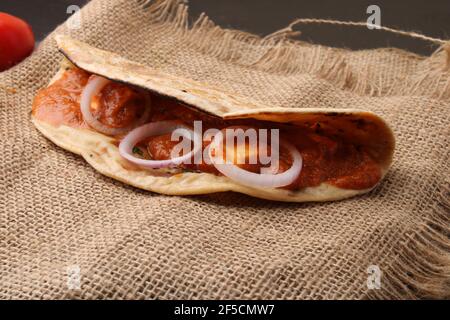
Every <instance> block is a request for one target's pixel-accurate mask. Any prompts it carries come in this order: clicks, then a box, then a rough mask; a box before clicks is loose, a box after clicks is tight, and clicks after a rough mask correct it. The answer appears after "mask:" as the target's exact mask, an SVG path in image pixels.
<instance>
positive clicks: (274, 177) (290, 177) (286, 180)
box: [208, 134, 303, 188]
mask: <svg viewBox="0 0 450 320" xmlns="http://www.w3.org/2000/svg"><path fill="white" fill-rule="evenodd" d="M211 146H212V147H211ZM281 146H282V147H284V148H286V150H288V151H289V153H290V155H291V157H292V166H291V167H290V168H289V169H288V170H286V171H284V172H282V173H278V174H267V173H254V172H250V171H247V170H244V169H242V168H240V167H238V166H236V165H235V164H234V163H232V162H230V161H226V160H225V159H223V158H221V159H218V156H217V154H219V155H220V154H221V153H220V152H219V153H216V155H213V154H212V151H213V150H214V149H215V148H223V135H221V134H217V135H216V136H215V137H214V139H213V141H212V143H211V144H210V145H209V146H208V147H209V152H208V156H209V159H210V161H211V162H212V164H213V165H214V167H216V169H217V170H218V171H219V172H220V173H222V174H223V175H224V176H226V177H228V178H230V179H232V180H234V181H236V182H238V183H240V184H243V185H246V186H249V187H259V188H279V187H284V186H288V185H290V184H291V183H293V182H294V181H295V180H296V179H297V178H298V176H299V175H300V172H301V171H302V164H303V160H302V156H301V155H300V152H299V151H298V150H297V148H296V147H295V146H294V145H292V144H291V143H289V142H287V141H284V140H280V147H281Z"/></svg>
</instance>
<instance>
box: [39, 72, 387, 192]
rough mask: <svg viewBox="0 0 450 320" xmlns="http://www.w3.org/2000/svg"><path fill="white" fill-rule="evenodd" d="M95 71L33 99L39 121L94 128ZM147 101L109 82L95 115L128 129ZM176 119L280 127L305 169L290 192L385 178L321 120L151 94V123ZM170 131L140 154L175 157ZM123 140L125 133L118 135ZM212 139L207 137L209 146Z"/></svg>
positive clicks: (368, 184)
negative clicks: (89, 100)
mask: <svg viewBox="0 0 450 320" xmlns="http://www.w3.org/2000/svg"><path fill="white" fill-rule="evenodd" d="M89 77H90V74H89V73H87V72H85V71H83V70H80V69H77V68H72V69H69V70H67V71H66V72H65V73H64V75H63V76H62V77H61V78H60V79H59V80H58V81H56V82H55V83H53V84H52V85H50V86H49V87H47V88H45V89H43V90H41V91H40V92H39V93H38V95H37V96H36V98H35V100H34V103H33V115H34V117H36V118H37V119H39V120H41V121H44V122H47V123H50V124H52V125H55V126H58V125H62V124H63V125H67V126H71V127H75V128H89V126H88V125H87V124H86V123H85V122H84V120H83V117H82V114H81V111H80V95H81V92H82V89H83V87H84V86H85V85H86V83H87V81H88V79H89ZM143 104H144V99H143V96H142V93H141V92H139V91H138V90H136V89H134V88H131V87H128V86H126V85H123V84H118V83H110V84H109V85H107V86H106V87H105V89H104V90H103V91H102V94H101V96H100V97H96V98H95V99H94V103H93V110H92V112H93V114H94V116H95V117H97V119H99V121H101V122H102V123H104V124H106V125H109V126H111V127H123V126H127V125H129V124H130V123H132V122H133V120H135V119H136V118H137V117H139V115H140V114H141V113H142V109H143ZM161 120H175V121H179V122H180V123H184V124H185V125H187V126H190V127H192V126H193V121H194V120H202V125H203V130H207V129H209V128H217V129H224V128H226V127H230V126H238V127H239V126H242V127H252V128H256V129H258V128H267V129H270V128H277V129H280V137H281V138H282V139H285V140H288V141H290V142H291V143H292V144H294V145H295V146H296V147H297V149H298V150H299V151H300V154H301V155H302V158H303V168H302V171H301V173H300V175H299V177H298V178H297V179H296V180H295V181H294V182H293V183H292V184H291V185H289V186H287V187H285V188H287V189H291V190H298V189H301V188H305V187H315V186H318V185H320V184H321V183H324V182H326V183H329V184H331V185H334V186H336V187H339V188H343V189H353V190H363V189H369V188H372V187H373V186H374V185H375V184H376V183H378V182H379V180H380V179H381V176H382V172H381V169H380V165H379V164H378V163H377V162H376V161H374V160H373V159H372V158H371V157H370V155H369V153H368V152H367V151H366V150H365V149H364V147H362V146H359V145H354V144H351V143H348V142H346V141H344V140H343V139H342V138H340V137H339V136H335V135H333V136H327V133H326V132H324V131H320V132H318V131H317V127H318V125H319V124H317V123H314V124H311V127H296V126H293V125H286V124H278V123H273V122H266V121H256V120H251V119H242V120H223V119H221V118H219V117H215V116H211V115H208V114H206V113H203V112H200V111H197V110H195V109H193V108H191V107H189V106H187V105H184V104H181V103H179V102H177V101H175V100H173V99H171V98H167V97H162V96H158V95H155V94H152V116H151V119H150V120H149V121H161ZM170 138H171V135H170V134H165V135H162V136H156V137H152V138H149V139H147V140H146V141H142V142H141V143H140V144H139V148H140V149H141V150H142V154H141V156H144V157H149V158H151V159H154V160H165V159H168V158H169V157H170V153H171V151H172V148H173V147H174V146H175V145H176V144H177V142H173V141H170ZM117 139H120V137H117ZM208 144H209V142H208V141H204V143H203V146H204V147H206V146H207V145H208ZM291 162H292V159H291V158H290V155H289V153H288V152H286V151H285V150H283V149H281V150H280V162H279V168H280V172H283V171H286V170H287V169H289V167H290V166H291ZM239 166H241V167H243V168H245V169H246V170H249V171H253V172H259V169H260V168H261V166H260V165H258V164H256V165H255V164H253V165H248V164H246V165H239ZM183 168H184V169H186V170H190V171H201V172H208V173H212V174H216V175H220V173H219V172H218V171H217V170H216V169H215V168H214V166H213V165H209V164H206V163H201V164H190V165H183Z"/></svg>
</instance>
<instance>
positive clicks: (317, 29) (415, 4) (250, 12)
mask: <svg viewBox="0 0 450 320" xmlns="http://www.w3.org/2000/svg"><path fill="white" fill-rule="evenodd" d="M129 1H135V0H129ZM86 2H87V1H86V0H0V11H4V12H7V13H11V14H14V15H17V16H19V17H22V18H24V19H25V20H27V21H28V22H29V23H30V24H31V25H32V27H33V30H34V32H35V34H36V37H37V39H38V40H40V39H42V38H43V37H45V35H46V34H48V33H49V32H50V31H52V30H53V29H54V28H55V26H56V25H58V24H60V23H62V22H63V21H64V20H65V19H66V18H67V17H68V14H67V13H66V10H67V7H68V6H69V5H74V4H75V5H80V6H82V5H83V4H84V3H86ZM189 3H190V11H191V13H192V15H191V17H192V16H197V15H198V14H200V13H201V12H202V11H204V12H206V13H207V14H208V15H209V16H210V17H211V18H212V19H213V20H214V21H215V22H216V23H217V24H219V25H221V26H224V27H229V28H235V29H242V30H245V31H250V32H252V33H256V34H259V35H266V34H269V33H271V32H273V31H275V30H278V29H280V28H283V27H285V26H286V25H288V23H289V22H291V21H292V20H294V19H295V18H326V19H337V20H351V21H366V20H367V17H368V15H367V14H366V9H367V7H368V6H369V5H371V4H376V5H378V6H380V8H381V24H382V25H383V26H389V27H394V28H400V29H403V30H407V31H418V32H421V33H424V34H426V35H428V36H432V37H437V38H441V39H448V38H450V0H428V1H424V0H409V1H407V0H383V1H376V0H371V1H367V0H190V1H189ZM296 29H297V30H300V29H301V30H302V35H301V37H300V39H303V40H310V41H313V42H315V43H321V44H325V45H330V46H336V47H347V48H352V49H366V48H376V47H386V46H394V47H398V48H403V49H408V50H411V51H414V52H416V53H420V54H430V53H431V52H433V51H434V50H435V49H436V47H435V46H433V45H432V44H430V43H428V42H425V41H421V40H417V39H409V38H406V37H402V36H396V35H392V34H389V33H386V32H383V31H370V30H368V29H367V28H343V27H336V26H330V25H300V26H297V27H296Z"/></svg>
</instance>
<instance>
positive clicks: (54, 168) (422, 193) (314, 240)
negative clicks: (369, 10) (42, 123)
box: [0, 0, 450, 299]
mask: <svg viewBox="0 0 450 320" xmlns="http://www.w3.org/2000/svg"><path fill="white" fill-rule="evenodd" d="M78 18H79V17H78V16H75V17H72V18H71V19H69V21H68V22H66V24H65V25H63V26H61V27H59V28H58V29H57V30H56V31H55V32H54V33H52V34H51V35H50V36H48V38H47V39H46V40H45V41H43V42H42V43H41V45H40V47H39V48H38V50H37V51H36V52H35V53H34V55H33V56H32V57H30V58H29V59H27V60H26V61H25V62H23V63H22V64H20V65H18V66H16V67H15V68H13V69H12V70H10V71H7V72H4V73H2V74H0V132H1V141H0V298H19V299H27V298H33V299H43V298H54V299H57V298H61V299H67V298H103V299H111V298H113V299H116V298H118V299H127V298H150V299H152V298H158V299H172V298H181V299H190V298H192V299H208V298H224V299H234V298H245V299H246V298H250V299H256V298H264V299H266V298H267V299H301V298H306V299H311V298H319V299H327V298H339V299H364V298H421V297H427V298H445V297H446V298H448V297H449V296H450V291H449V286H448V284H449V278H450V256H449V252H450V240H449V230H450V227H449V226H450V217H449V202H450V201H449V193H448V191H449V179H448V177H449V171H450V170H449V167H450V162H449V127H450V126H449V124H450V116H449V114H450V71H449V68H450V66H449V61H450V60H449V58H448V51H449V50H448V46H446V45H443V46H442V48H441V49H440V50H438V51H437V52H436V53H435V54H433V55H432V56H430V57H422V56H418V55H415V54H413V53H409V52H405V51H401V50H397V49H392V48H390V49H378V50H364V51H350V50H343V49H335V48H329V47H324V46H318V45H313V44H309V43H305V42H302V41H299V40H293V39H292V36H294V35H295V34H296V33H297V32H296V31H294V30H292V28H291V27H288V28H286V29H283V30H280V31H278V32H274V33H273V34H271V35H268V36H266V37H264V38H260V37H257V36H254V35H251V34H247V33H244V32H241V31H233V30H224V29H221V28H219V27H217V26H215V25H214V23H213V22H211V21H210V20H209V19H208V18H207V17H206V16H204V15H202V16H200V17H199V18H198V19H196V18H194V17H188V14H187V7H186V5H184V4H182V3H181V1H176V0H168V1H151V2H136V1H134V0H131V1H130V0H94V1H92V2H90V3H89V4H88V5H86V6H85V7H84V8H83V9H82V11H81V22H82V23H81V28H78V29H77V28H73V27H74V26H75V27H76V25H77V21H78V20H77V19H78ZM188 22H189V23H188ZM69 26H70V27H72V28H69ZM297 29H298V28H297ZM367 32H371V31H367ZM374 32H375V31H374ZM56 33H65V34H69V35H71V36H73V37H74V38H77V39H80V40H83V41H86V42H88V43H89V44H92V45H95V46H97V47H99V48H102V49H106V50H111V51H114V52H117V53H120V54H122V55H124V56H125V57H127V58H129V59H132V60H135V61H137V62H140V63H144V64H148V65H151V66H152V67H156V68H159V69H161V70H163V71H166V72H169V73H171V74H174V75H180V76H183V77H187V78H193V79H196V80H199V81H202V82H205V83H208V84H212V85H215V86H219V87H222V88H224V89H225V90H227V91H231V92H236V93H238V94H240V95H244V96H248V97H251V98H254V99H256V100H259V101H262V102H264V103H265V104H268V105H273V106H276V107H286V108H300V107H302V108H314V107H325V108H330V109H333V108H357V109H363V110H370V111H374V112H376V113H378V114H379V115H381V116H382V117H384V118H385V119H386V120H387V121H388V122H389V123H390V125H391V126H392V128H393V130H394V132H395V135H396V139H397V146H396V152H395V156H394V163H393V166H392V168H391V170H390V172H389V174H388V175H387V177H386V179H385V180H384V181H383V182H382V183H381V184H380V185H379V186H378V187H377V188H376V189H375V190H373V191H372V192H370V193H369V194H367V195H364V196H360V197H357V198H353V199H349V200H344V201H338V202H331V203H311V204H287V203H277V202H270V201H262V200H260V199H254V198H251V197H247V196H244V195H241V194H233V193H222V194H212V195H205V196H194V197H192V196H191V197H172V196H164V195H158V194H153V193H150V192H145V191H141V190H138V189H135V188H132V187H129V186H127V185H124V184H122V183H119V182H117V181H114V180H112V179H109V178H106V177H104V176H102V175H100V174H99V173H97V172H96V171H95V170H94V169H92V168H91V167H90V166H89V165H87V164H86V163H85V161H83V160H82V159H81V158H80V157H78V156H75V155H73V154H71V153H69V152H66V151H64V150H62V149H61V148H58V147H56V146H55V145H53V144H52V143H51V142H49V141H48V140H47V139H45V138H44V137H43V136H42V135H40V134H39V133H38V132H37V130H36V129H35V128H34V126H33V125H32V124H31V122H30V110H31V104H32V101H33V97H34V95H35V94H36V91H37V90H38V89H39V88H41V87H43V86H46V85H47V83H48V81H49V80H50V78H51V77H52V76H53V75H54V74H55V72H56V71H57V70H58V65H59V62H60V60H61V55H60V54H59V53H58V52H57V49H56V46H55V41H54V35H55V34H56ZM300 38H301V37H300ZM377 267H378V268H379V270H380V271H381V278H380V283H381V289H371V288H373V286H371V284H375V287H376V281H375V282H373V281H372V280H373V279H374V276H375V277H376V274H375V275H371V274H370V272H372V271H373V270H375V271H376V270H377ZM368 270H369V271H368ZM77 271H79V273H80V274H79V276H77V274H76V273H77ZM371 281H372V282H371ZM78 284H79V286H78ZM368 284H369V286H368Z"/></svg>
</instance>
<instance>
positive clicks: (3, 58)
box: [0, 12, 34, 71]
mask: <svg viewBox="0 0 450 320" xmlns="http://www.w3.org/2000/svg"><path fill="white" fill-rule="evenodd" d="M33 48H34V35H33V31H32V30H31V27H30V26H29V25H28V24H27V23H26V22H25V21H23V20H21V19H19V18H17V17H14V16H12V15H9V14H7V13H3V12H0V71H3V70H6V69H8V68H10V67H12V66H13V65H15V64H16V63H19V62H20V61H22V60H23V59H25V58H26V57H28V56H29V55H30V54H31V52H33Z"/></svg>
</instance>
